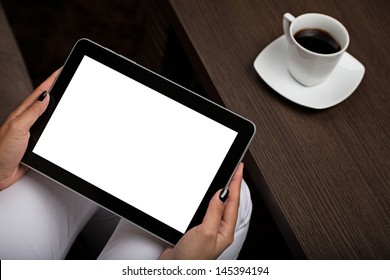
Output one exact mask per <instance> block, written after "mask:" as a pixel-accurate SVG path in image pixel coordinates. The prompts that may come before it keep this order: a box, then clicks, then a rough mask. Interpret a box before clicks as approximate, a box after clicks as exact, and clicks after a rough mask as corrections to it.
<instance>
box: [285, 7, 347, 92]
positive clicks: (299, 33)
mask: <svg viewBox="0 0 390 280" xmlns="http://www.w3.org/2000/svg"><path fill="white" fill-rule="evenodd" d="M283 29H284V34H285V36H286V38H287V41H288V50H287V51H288V54H287V57H288V59H287V60H288V61H287V67H288V71H289V73H290V75H291V76H292V77H293V78H294V79H295V80H297V81H298V82H299V83H301V84H302V85H304V86H315V85H318V84H320V83H322V82H324V81H325V80H326V78H328V77H329V75H330V74H331V73H332V71H333V70H334V68H335V67H336V65H337V64H338V63H339V61H340V58H341V57H342V55H343V53H344V52H345V50H346V49H347V47H348V45H349V35H348V31H347V29H346V28H345V27H344V26H343V25H342V24H341V23H340V22H339V21H338V20H336V19H334V18H332V17H330V16H327V15H323V14H317V13H308V14H303V15H300V16H298V17H294V16H292V15H291V14H289V13H286V14H284V16H283Z"/></svg>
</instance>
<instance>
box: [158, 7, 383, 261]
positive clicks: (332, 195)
mask: <svg viewBox="0 0 390 280" xmlns="http://www.w3.org/2000/svg"><path fill="white" fill-rule="evenodd" d="M389 3H390V2H388V1H386V0H373V1H365V0H345V1H336V0H334V1H329V0H323V1H309V0H307V1H304V0H302V1H274V0H258V1H254V0H240V1H238V0H213V1H210V0H197V1H195V0H170V1H166V2H165V4H164V6H165V8H166V9H167V10H166V12H167V13H168V15H169V17H168V18H169V22H170V24H171V25H172V26H173V28H174V31H175V33H176V34H177V36H178V38H179V40H180V42H181V44H182V45H183V47H184V49H185V51H186V53H187V55H188V57H189V59H190V61H191V64H192V66H193V67H194V69H195V71H196V73H197V75H198V77H199V79H200V81H201V83H202V85H203V87H204V89H205V91H206V93H207V95H208V96H209V97H210V98H211V99H214V100H216V101H217V102H219V103H221V104H223V105H225V106H226V107H228V108H230V109H231V110H233V111H235V112H237V113H239V114H241V115H243V116H245V117H247V118H249V119H250V120H252V121H254V122H255V124H256V126H257V134H256V136H255V139H254V141H253V143H252V145H251V147H250V150H249V152H248V154H247V157H246V158H245V164H246V169H247V171H248V173H249V174H250V176H251V177H252V179H253V180H254V182H256V189H257V191H258V192H259V193H260V194H261V195H262V196H263V198H264V200H265V201H266V203H267V205H268V207H269V209H270V211H271V213H272V214H273V216H274V218H275V220H276V222H277V224H278V226H279V228H280V229H281V231H282V233H283V235H284V237H285V239H286V241H287V243H288V244H289V246H290V249H291V250H292V252H293V253H294V254H295V256H296V257H297V258H305V257H306V258H309V259H390V183H389V179H390V172H389V166H390V153H389V150H390V149H389V146H390V141H389V132H390V127H389V121H390V104H389V99H390V84H389V76H390V75H389V74H390V73H389V69H390V59H389V43H390V37H389V32H388V27H389V26H390V20H389V15H390V4H389ZM285 12H290V13H292V14H293V15H300V14H302V13H306V12H320V13H324V14H328V15H331V16H333V17H335V18H337V19H339V20H340V21H341V22H342V23H343V24H344V25H345V26H346V28H347V29H348V31H349V33H350V37H351V42H350V46H349V48H348V52H349V53H350V54H352V55H353V56H354V57H355V58H357V59H358V60H359V61H360V62H362V64H363V65H364V66H365V68H366V73H365V76H364V78H363V81H362V83H361V84H360V86H359V87H358V88H357V90H356V91H355V92H354V93H353V94H352V95H351V96H350V97H349V98H348V99H347V100H345V101H344V102H342V103H340V104H338V105H337V106H335V107H332V108H329V109H325V110H314V109H309V108H305V107H302V106H300V105H296V104H294V103H292V102H290V101H288V100H286V99H284V98H283V97H281V96H279V95H278V94H277V93H276V92H274V91H273V90H272V89H271V88H270V87H269V86H267V84H266V83H265V82H264V81H262V79H261V78H260V77H259V76H258V74H257V73H256V71H255V69H254V67H253V62H254V60H255V58H256V57H257V55H258V54H259V53H260V52H261V50H262V49H263V48H265V47H266V46H267V45H268V44H269V43H271V42H272V41H273V40H274V39H276V38H277V37H279V36H280V35H282V16H283V14H284V13H285ZM260 249H261V248H259V250H260Z"/></svg>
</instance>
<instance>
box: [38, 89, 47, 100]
mask: <svg viewBox="0 0 390 280" xmlns="http://www.w3.org/2000/svg"><path fill="white" fill-rule="evenodd" d="M46 95H47V91H46V90H45V91H44V92H42V93H41V95H40V96H39V97H38V101H41V102H42V101H43V100H44V99H45V97H46Z"/></svg>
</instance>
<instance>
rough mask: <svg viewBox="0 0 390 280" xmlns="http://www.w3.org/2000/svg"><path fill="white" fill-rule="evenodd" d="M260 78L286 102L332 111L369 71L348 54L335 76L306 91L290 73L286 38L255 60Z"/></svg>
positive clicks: (265, 50)
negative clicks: (286, 100) (331, 108)
mask: <svg viewBox="0 0 390 280" xmlns="http://www.w3.org/2000/svg"><path fill="white" fill-rule="evenodd" d="M254 67H255V69H256V71H257V73H258V74H259V75H260V77H261V78H262V79H263V80H264V81H265V82H266V83H267V84H268V85H269V86H270V87H271V88H273V89H274V90H275V91H276V92H277V93H279V94H280V95H282V96H284V97H285V98H287V99H289V100H291V101H293V102H295V103H297V104H300V105H302V106H306V107H309V108H314V109H325V108H329V107H332V106H334V105H336V104H338V103H340V102H342V101H344V100H345V99H346V98H348V97H349V96H350V95H351V94H352V93H353V92H354V91H355V89H356V88H357V87H358V85H359V84H360V82H361V80H362V78H363V76H364V71H365V68H364V66H363V65H362V64H361V63H360V62H359V61H358V60H356V59H355V58H354V57H353V56H351V55H350V54H349V53H347V52H345V53H344V55H343V56H342V57H341V59H340V62H339V63H338V64H337V66H336V68H335V69H334V70H333V72H332V74H331V75H330V76H329V77H328V78H327V79H326V80H325V81H324V82H322V83H321V84H319V85H317V86H312V87H306V86H303V85H301V84H300V83H298V82H297V81H296V80H295V79H294V78H293V77H292V76H291V75H290V73H289V72H288V70H287V39H286V38H285V36H284V35H282V36H280V37H279V38H278V39H276V40H275V41H273V42H272V43H271V44H269V45H268V46H267V47H266V48H265V49H264V50H263V51H262V52H261V53H260V54H259V55H258V56H257V58H256V59H255V62H254Z"/></svg>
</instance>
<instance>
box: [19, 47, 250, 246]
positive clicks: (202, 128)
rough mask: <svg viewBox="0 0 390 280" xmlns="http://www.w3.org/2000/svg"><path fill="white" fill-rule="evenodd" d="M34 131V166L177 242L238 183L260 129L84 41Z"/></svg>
mask: <svg viewBox="0 0 390 280" xmlns="http://www.w3.org/2000/svg"><path fill="white" fill-rule="evenodd" d="M239 91H240V89H237V94H239ZM30 133H31V136H30V141H29V144H28V148H27V151H26V153H25V155H24V157H23V159H22V162H23V163H24V164H25V165H27V166H29V167H30V168H32V169H34V170H36V171H38V172H40V173H41V174H43V175H45V176H47V177H49V178H52V179H53V180H55V181H57V182H58V183H60V184H62V185H64V186H65V187H67V188H69V189H71V190H73V191H75V192H77V193H79V194H81V195H83V196H85V197H87V198H88V199H90V200H92V201H94V202H96V203H98V204H99V205H101V206H102V207H104V208H106V209H108V210H110V211H112V212H114V213H116V214H118V215H119V216H121V217H123V218H125V219H127V220H129V221H130V222H132V223H134V224H136V225H138V226H140V227H142V228H144V229H145V230H147V231H149V232H150V233H152V234H154V235H156V236H157V237H159V238H161V239H163V240H165V241H167V242H169V243H171V244H175V243H176V242H177V241H178V240H179V239H180V238H181V236H182V235H183V234H184V233H185V232H186V231H187V230H189V229H190V228H191V227H193V226H195V225H198V224H200V223H201V222H202V219H203V217H204V214H205V212H206V209H207V206H208V203H209V201H210V199H211V197H212V196H213V194H214V193H215V192H216V191H217V190H218V189H221V188H223V187H225V186H226V185H227V184H228V183H229V180H230V179H231V177H232V174H233V173H234V171H235V169H236V167H237V166H238V164H239V163H240V161H241V160H242V158H243V156H244V154H245V152H246V150H247V148H248V145H249V143H250V141H251V139H252V137H253V135H254V133H255V126H254V124H253V123H252V122H250V121H249V120H247V119H245V118H243V117H241V116H239V115H237V114H235V113H233V112H231V111H229V110H227V109H226V108H223V107H222V106H219V105H217V104H216V103H213V102H211V101H209V100H207V99H205V98H203V97H202V96H200V95H198V94H196V93H194V92H191V91H189V90H187V89H185V88H183V87H181V86H179V85H177V84H175V83H173V82H171V81H169V80H167V79H165V78H164V77H162V76H160V75H157V74H156V73H153V72H151V71H150V70H148V69H146V68H144V67H142V66H140V65H138V64H136V63H134V62H132V61H130V60H128V59H126V58H124V57H122V56H120V55H118V54H116V53H115V52H113V51H110V50H108V49H106V48H104V47H102V46H100V45H98V44H96V43H94V42H92V41H90V40H88V39H81V40H79V41H78V42H77V43H76V45H75V46H74V48H73V50H72V51H71V53H70V55H69V57H68V58H67V60H66V63H65V65H64V67H63V68H62V70H61V73H60V74H59V75H58V77H57V79H56V81H55V83H54V84H53V86H52V88H51V89H50V103H49V106H48V108H47V110H46V111H45V113H44V114H43V115H42V116H41V117H40V118H39V120H38V121H37V122H36V123H35V124H34V126H33V127H32V128H31V131H30Z"/></svg>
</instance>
